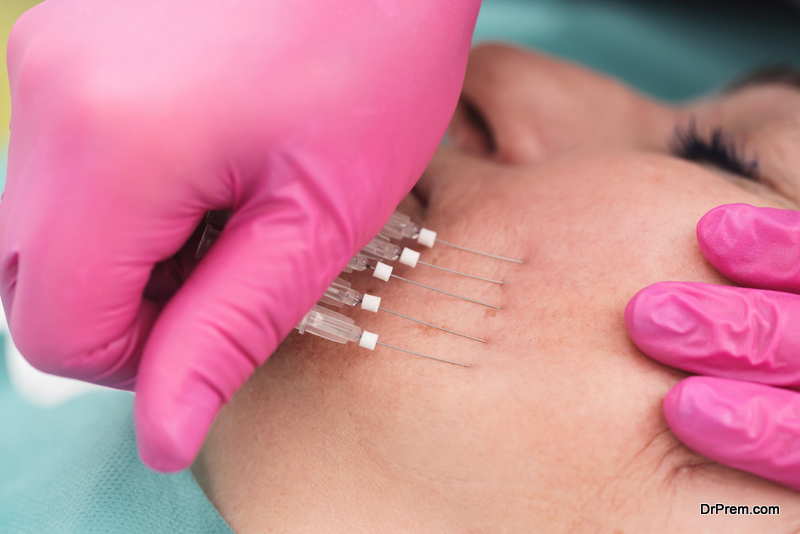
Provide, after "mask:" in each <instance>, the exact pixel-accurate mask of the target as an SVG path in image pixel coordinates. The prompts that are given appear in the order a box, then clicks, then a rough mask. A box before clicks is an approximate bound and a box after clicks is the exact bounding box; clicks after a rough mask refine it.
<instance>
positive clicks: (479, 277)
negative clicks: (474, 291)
mask: <svg viewBox="0 0 800 534" xmlns="http://www.w3.org/2000/svg"><path fill="white" fill-rule="evenodd" d="M417 263H419V264H420V265H427V266H428V267H433V268H434V269H439V270H441V271H447V272H448V273H453V274H460V275H461V276H466V277H467V278H474V279H475V280H482V281H484V282H491V283H493V284H500V285H503V282H501V281H500V280H491V279H489V278H483V277H482V276H475V275H474V274H467V273H462V272H459V271H454V270H452V269H445V268H444V267H439V266H438V265H434V264H432V263H427V262H424V261H417Z"/></svg>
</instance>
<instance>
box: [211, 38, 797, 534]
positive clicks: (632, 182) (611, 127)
mask: <svg viewBox="0 0 800 534" xmlns="http://www.w3.org/2000/svg"><path fill="white" fill-rule="evenodd" d="M692 124H694V128H695V132H694V133H696V134H697V136H698V137H699V140H700V142H701V143H700V144H701V145H702V142H704V141H707V140H708V139H709V138H710V137H711V134H712V132H713V130H714V129H715V128H721V129H722V131H723V132H724V135H725V136H729V137H727V141H728V142H727V145H730V146H729V147H728V148H729V150H728V151H729V152H731V153H734V152H737V153H738V157H740V159H742V160H743V161H742V162H740V163H743V164H744V167H747V164H748V163H750V162H752V161H753V160H755V158H756V157H757V160H758V165H759V171H758V173H759V177H760V179H759V181H755V180H752V179H749V178H746V177H743V176H738V175H736V174H734V173H733V172H731V171H729V170H725V167H728V168H733V166H732V164H731V163H730V162H726V161H724V160H723V161H720V156H719V154H718V152H719V151H717V153H711V154H710V155H709V151H707V150H706V151H705V152H704V151H703V150H702V149H701V150H700V151H699V152H700V153H703V154H705V155H706V156H708V158H709V159H710V160H712V161H715V162H716V163H702V162H691V161H687V160H684V159H681V158H679V157H676V156H674V155H672V154H671V153H670V141H671V139H673V135H674V131H675V128H676V126H677V127H679V128H684V132H687V131H690V130H691V128H692V127H691V126H690V125H692ZM450 138H451V142H450V145H451V146H449V147H444V148H442V149H440V151H439V153H438V154H437V155H436V157H435V158H434V160H433V162H432V163H431V164H430V166H429V168H428V170H427V171H426V173H425V175H424V176H423V178H422V179H421V180H420V183H419V185H418V187H417V188H416V189H415V194H413V195H411V196H410V197H409V198H408V199H406V201H405V202H404V204H403V205H402V206H401V209H402V210H403V211H405V212H406V213H408V214H409V215H411V216H412V217H413V218H414V219H416V220H417V221H418V222H420V223H421V224H422V225H423V226H425V227H428V228H431V229H433V230H436V231H438V232H439V237H441V238H442V239H444V240H447V241H449V242H454V243H458V244H463V245H466V246H469V247H472V248H476V249H479V250H486V251H489V252H495V253H499V254H503V255H505V256H510V257H516V258H521V259H523V260H525V263H524V264H523V265H516V264H511V263H505V262H499V261H496V260H492V259H488V258H483V257H480V256H474V255H470V254H468V253H464V252H461V251H458V250H454V249H450V248H448V247H445V246H442V245H437V246H435V247H434V248H433V249H431V250H424V251H422V257H421V259H422V260H423V261H427V262H430V263H434V264H437V265H441V266H444V267H448V268H453V269H456V270H459V271H464V272H469V273H473V274H477V275H481V276H488V277H489V278H495V279H502V280H504V281H505V284H504V285H503V286H497V285H493V284H487V283H483V282H479V281H475V280H470V279H466V278H461V277H457V276H454V275H450V274H447V273H441V272H439V271H436V270H434V269H431V268H429V267H425V266H418V267H417V268H416V269H414V270H413V271H412V270H411V269H407V268H404V267H396V268H395V273H397V274H399V275H400V276H404V277H407V278H410V279H412V280H415V281H418V282H421V283H424V284H428V285H431V286H433V287H437V288H441V289H445V290H448V291H452V292H454V293H457V294H462V295H465V296H469V297H471V298H475V299H477V300H481V301H485V302H490V303H493V304H497V305H499V306H501V307H502V309H501V310H499V311H497V310H492V309H489V308H485V307H482V306H479V305H476V304H472V303H468V302H463V301H459V300H456V299H453V298H450V297H447V296H444V295H440V294H437V293H433V292H430V291H425V290H424V289H421V288H418V287H416V286H412V285H410V284H406V283H403V282H401V281H398V280H392V281H390V282H389V283H384V282H380V281H377V280H375V279H374V278H370V277H368V275H353V276H351V275H346V278H348V279H349V280H350V281H351V282H352V283H353V286H354V288H355V289H357V290H359V291H362V292H367V293H372V294H376V295H378V296H381V297H382V298H383V301H382V306H383V307H385V308H387V309H389V310H392V311H396V312H399V313H402V314H405V315H408V316H411V317H414V318H418V319H421V320H424V321H428V322H431V323H434V324H438V325H441V326H444V327H447V328H451V329H453V330H457V331H460V332H464V333H467V334H469V335H473V336H477V337H479V338H482V339H486V340H488V343H486V344H482V343H478V342H475V341H471V340H468V339H464V338H459V337H457V336H454V335H450V334H446V333H442V332H438V331H435V330H431V329H429V328H426V327H423V326H419V325H415V324H413V323H409V322H407V321H404V320H403V319H401V318H398V317H395V316H392V315H390V314H386V313H383V312H379V313H378V314H377V315H372V314H369V313H368V312H364V311H360V310H353V311H352V313H349V314H350V315H351V316H352V317H354V318H355V320H356V323H357V324H358V325H360V326H362V328H364V329H366V330H370V331H373V332H377V333H378V334H379V335H380V340H381V341H383V342H385V343H388V344H392V345H396V346H399V347H402V348H407V349H411V350H415V351H418V352H421V353H424V354H430V355H432V356H437V357H441V358H446V359H449V360H455V361H458V362H463V363H466V364H469V365H470V366H471V367H469V368H462V367H457V366H452V365H448V364H443V363H437V362H432V361H430V360H425V359H422V358H418V357H414V356H411V355H406V354H402V353H398V352H394V351H391V350H389V349H385V348H383V347H378V348H377V349H376V350H375V352H369V351H366V350H365V349H359V348H357V347H355V346H352V345H348V346H342V345H335V344H332V343H331V342H329V341H325V340H320V339H315V338H311V336H299V335H292V336H290V338H289V339H288V340H287V341H286V342H285V343H284V344H283V345H282V347H281V348H280V349H279V351H278V352H277V353H276V354H275V355H273V356H272V357H271V358H270V359H269V360H268V362H267V364H266V365H265V366H264V367H263V368H261V369H259V370H258V372H257V373H256V374H255V375H254V376H253V378H252V379H251V380H250V381H249V382H248V384H246V386H245V387H244V388H243V390H242V391H241V392H240V393H238V394H237V395H236V397H235V398H234V400H233V402H232V403H231V404H230V405H229V406H228V407H226V408H225V409H224V410H223V412H222V414H221V415H220V416H219V418H218V420H217V422H216V423H215V426H214V428H213V429H212V432H211V434H210V436H209V439H208V441H207V444H206V447H205V448H204V450H203V453H202V455H201V461H200V462H199V463H198V464H197V466H196V469H195V470H196V473H197V474H198V479H199V480H200V481H201V483H202V484H203V486H204V488H205V490H206V492H207V493H208V494H209V496H210V497H211V499H212V501H214V503H215V504H216V505H217V507H218V508H219V509H220V511H221V512H222V514H223V516H225V517H226V518H227V519H228V520H229V522H230V523H231V525H232V526H233V528H234V529H236V530H237V532H239V531H241V532H247V531H248V530H251V529H252V530H256V531H257V530H259V529H263V528H266V527H272V528H274V529H275V531H283V530H284V529H288V528H289V527H290V523H291V522H292V521H296V520H298V518H302V520H303V524H305V525H307V526H308V525H312V526H313V525H317V524H318V525H320V528H323V529H324V530H325V531H327V532H331V531H337V529H339V528H341V530H342V531H349V532H353V531H354V525H356V526H363V528H364V529H365V530H371V531H406V530H407V531H414V532H542V531H547V532H583V531H591V532H628V531H632V532H657V531H664V532H675V531H687V532H696V531H703V532H716V531H719V532H727V533H730V532H740V531H741V532H754V531H756V532H757V531H764V532H766V531H769V532H783V531H791V530H793V529H794V530H796V529H798V528H800V496H798V495H797V494H795V493H793V492H790V491H789V490H786V489H783V488H780V487H778V486H774V485H772V484H770V483H768V482H765V481H762V480H759V479H757V478H755V477H751V476H750V475H747V474H744V473H741V472H738V471H734V470H731V469H728V468H726V467H723V466H720V465H718V464H715V463H713V462H711V461H709V460H707V459H705V458H703V457H700V456H699V455H697V454H695V453H693V452H691V451H689V450H688V449H686V448H685V447H683V446H682V445H681V444H680V443H679V442H678V441H677V440H676V439H675V438H674V436H672V434H671V433H670V431H669V430H668V428H667V425H666V423H665V421H664V418H663V416H662V413H661V403H662V400H663V398H664V395H665V394H666V392H667V391H668V390H669V388H670V387H671V386H673V385H674V384H675V383H676V382H677V381H679V380H680V379H681V378H683V377H684V376H685V374H684V373H682V372H679V371H676V370H674V369H670V368H667V367H665V366H663V365H661V364H658V363H656V362H654V361H652V360H650V359H648V358H647V357H645V356H644V355H643V354H641V353H640V352H639V351H638V350H637V349H636V348H635V346H634V345H633V343H632V342H631V341H630V339H629V337H628V335H627V333H626V331H625V324H624V318H623V312H624V309H625V305H626V304H627V302H628V300H629V299H630V298H631V297H632V296H633V295H634V294H635V293H636V292H637V291H638V290H640V289H641V288H643V287H645V286H647V285H649V284H652V283H654V282H658V281H663V280H678V281H698V282H709V283H717V284H726V283H730V282H728V281H727V280H725V279H724V278H723V277H722V276H721V275H719V274H718V273H716V272H715V270H714V269H713V268H712V267H711V266H710V265H709V264H708V263H707V262H706V261H705V259H704V258H703V256H702V255H701V253H700V250H699V248H698V245H697V241H696V237H695V225H696V223H697V221H698V220H699V219H700V217H701V216H702V215H703V214H705V213H706V212H707V211H708V210H710V209H712V208H714V207H716V206H718V205H721V204H727V203H736V202H746V203H749V204H753V205H756V206H775V207H781V208H791V209H797V206H798V203H800V172H798V171H797V169H800V150H797V149H796V147H798V146H800V88H796V87H792V86H790V85H789V84H778V83H760V84H757V85H751V86H747V87H744V88H741V89H739V90H737V91H736V92H730V93H725V94H720V95H718V96H715V97H713V98H710V99H707V100H702V101H698V102H694V103H690V104H688V105H685V106H681V107H677V108H673V107H669V106H666V105H663V104H660V103H657V102H654V101H651V100H649V99H647V98H645V97H643V96H641V95H638V94H635V93H634V92H632V91H631V90H630V89H628V88H626V87H624V86H622V85H620V84H619V83H617V82H615V81H612V80H609V79H607V78H605V77H602V76H600V75H598V74H595V73H591V72H588V71H586V70H585V69H583V68H580V67H576V66H573V65H569V64H565V63H563V62H561V61H557V60H554V59H552V58H548V57H545V56H542V55H539V54H534V53H531V52H525V51H521V50H517V49H512V48H507V47H501V46H484V47H480V48H477V49H475V50H474V51H473V53H472V56H471V58H470V63H469V66H468V69H467V77H466V81H465V85H464V91H463V96H462V103H461V104H460V105H459V109H458V111H457V113H456V116H455V117H454V119H453V121H452V124H451V131H450ZM695 141H696V140H695ZM742 146H743V147H744V148H742ZM733 147H736V150H733ZM694 148H697V146H696V145H695V146H694ZM706 148H708V147H706ZM729 155H730V154H729ZM409 245H410V246H412V247H413V245H412V244H409ZM415 248H418V247H415ZM312 499H313V500H312ZM311 502H313V503H314V504H313V505H311V504H309V503H311ZM254 503H257V506H253V504H254ZM701 503H709V504H715V503H723V504H726V505H748V506H754V505H768V506H769V505H779V506H780V511H781V515H779V516H731V515H728V516H717V515H714V516H707V515H701V514H700V505H701ZM381 525H384V527H385V526H386V525H389V526H390V528H388V530H387V529H383V530H382V527H381ZM615 529H617V530H615ZM310 530H312V531H313V530H314V529H313V528H310ZM355 531H358V528H355Z"/></svg>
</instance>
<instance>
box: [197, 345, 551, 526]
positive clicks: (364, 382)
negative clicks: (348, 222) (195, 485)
mask: <svg viewBox="0 0 800 534" xmlns="http://www.w3.org/2000/svg"><path fill="white" fill-rule="evenodd" d="M291 346H292V343H289V344H288V347H287V344H285V345H284V346H283V347H282V348H281V349H280V350H279V351H278V353H276V354H275V355H273V356H272V357H271V358H270V360H269V361H268V363H267V364H266V365H265V366H264V367H263V368H261V369H259V370H258V371H257V373H256V374H255V375H254V376H253V377H252V378H251V379H250V380H249V381H248V383H247V384H246V385H245V387H244V388H243V389H242V390H241V391H240V392H238V393H237V394H236V396H235V397H234V399H233V401H232V402H231V403H230V404H229V405H228V406H226V407H225V408H224V409H223V411H222V412H221V413H220V415H219V417H218V418H217V421H216V422H215V424H214V427H213V428H212V431H211V433H210V434H209V437H208V439H207V441H206V444H205V446H204V448H203V451H202V452H201V455H200V458H199V459H198V461H197V462H196V464H195V466H194V467H193V472H194V473H195V476H196V478H197V479H198V482H199V483H200V485H201V486H202V487H203V489H204V491H205V492H206V494H207V495H208V497H209V499H210V500H211V501H212V502H213V503H214V505H215V506H216V507H217V509H218V510H219V511H220V513H221V514H222V516H223V517H224V518H225V519H226V520H227V521H228V522H229V524H230V525H231V527H232V528H233V529H234V530H235V531H236V532H237V533H239V534H247V533H249V532H264V531H274V532H306V531H308V532H354V527H360V528H361V529H362V530H364V531H370V532H395V531H409V532H439V531H441V532H468V531H474V529H475V528H476V527H479V526H481V525H484V526H485V527H486V528H488V529H489V530H491V529H492V528H496V526H497V525H498V524H506V525H507V524H509V523H510V520H511V519H512V518H511V515H510V514H511V513H512V512H511V510H513V509H515V508H519V507H521V508H524V509H525V510H526V511H527V513H529V512H530V508H531V506H532V504H531V502H520V500H519V498H515V496H514V495H512V494H511V492H513V491H514V490H515V489H518V487H519V486H520V482H519V481H520V480H523V479H522V478H520V476H519V473H518V472H516V471H515V469H514V468H512V469H511V470H510V471H511V473H512V474H514V475H516V478H517V482H516V483H515V482H511V483H509V482H508V479H507V478H506V477H504V474H506V473H507V472H508V471H509V470H508V469H507V468H503V469H500V470H498V469H497V466H496V460H497V458H496V454H497V453H498V452H499V453H500V454H502V450H500V451H494V450H492V447H491V444H492V443H496V442H495V441H494V440H493V439H486V436H485V435H483V432H482V431H478V429H476V428H473V426H472V425H471V424H470V420H471V418H466V419H462V418H460V417H458V416H459V415H460V414H459V410H458V409H456V410H451V409H450V408H449V406H450V405H448V403H447V402H446V399H445V398H444V396H445V395H447V394H448V393H449V394H450V395H452V394H453V392H452V386H448V387H442V384H440V383H437V384H433V383H428V381H429V380H438V379H437V378H436V377H438V376H440V375H439V374H438V373H436V374H432V375H433V376H434V378H428V377H425V376H423V377H420V376H418V375H414V376H410V373H409V372H408V369H404V368H402V367H401V368H400V369H397V368H395V369H377V370H376V369H374V367H375V366H376V365H377V366H381V365H388V366H391V365H397V362H396V361H395V362H392V361H391V360H380V359H369V357H368V358H367V359H364V358H363V356H361V355H363V352H353V354H349V353H342V354H336V355H335V358H336V359H335V362H336V363H335V365H329V364H330V362H331V357H332V356H331V354H326V353H324V351H323V357H320V358H316V357H315V356H313V355H312V356H311V357H309V358H305V357H304V359H300V358H292V357H291V356H290V355H289V354H288V353H287V352H288V350H291ZM318 353H319V351H313V352H312V353H311V354H318ZM303 354H304V356H305V355H306V354H309V351H307V350H306V351H304V352H303ZM376 371H377V373H380V376H385V377H391V378H389V379H385V380H381V381H380V382H376V381H375V380H374V377H375V376H376V375H375V372H376ZM403 371H406V373H405V375H404V374H403ZM442 371H443V372H447V368H444V369H443V370H442ZM404 377H405V379H404ZM445 380H448V381H450V382H452V380H451V379H445ZM448 390H449V391H448ZM469 408H472V407H469ZM484 409H486V407H484ZM500 424H505V423H504V422H502V421H501V422H500ZM505 433H506V432H502V433H500V434H498V436H502V435H504V434H505ZM541 502H542V503H544V500H542V501H541ZM542 511H544V510H542ZM511 524H513V522H511ZM527 527H530V525H527ZM523 530H524V528H523Z"/></svg>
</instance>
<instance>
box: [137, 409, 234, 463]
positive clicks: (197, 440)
mask: <svg viewBox="0 0 800 534" xmlns="http://www.w3.org/2000/svg"><path fill="white" fill-rule="evenodd" d="M214 397H216V396H213V395H197V396H195V397H194V398H193V400H192V402H191V403H190V402H186V403H185V404H183V405H182V406H179V407H178V408H177V409H176V410H174V411H170V410H163V411H162V410H155V411H153V410H148V409H147V407H146V406H141V405H142V404H143V403H137V406H136V408H137V409H135V410H134V423H135V427H136V440H137V445H138V448H139V455H140V457H141V458H142V462H143V463H144V464H145V465H147V466H148V467H149V468H150V469H152V470H154V471H158V472H161V473H175V472H177V471H181V470H183V469H186V468H188V467H189V466H191V464H192V462H194V460H195V458H196V457H197V454H198V453H199V451H200V447H201V446H202V445H203V441H204V440H205V437H206V434H207V433H208V430H209V428H210V427H211V424H212V423H213V422H214V418H215V417H216V415H217V413H218V412H219V410H220V408H221V407H222V403H221V402H220V401H219V400H214ZM140 406H141V409H139V408H140Z"/></svg>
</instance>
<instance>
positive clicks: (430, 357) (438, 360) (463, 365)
mask: <svg viewBox="0 0 800 534" xmlns="http://www.w3.org/2000/svg"><path fill="white" fill-rule="evenodd" d="M377 344H378V345H381V346H383V347H386V348H388V349H394V350H399V351H400V352H407V353H408V354H413V355H414V356H422V357H423V358H428V359H429V360H436V361H437V362H444V363H452V364H453V365H460V366H461V367H469V365H467V364H466V363H458V362H452V361H450V360H443V359H442V358H434V357H433V356H428V355H426V354H420V353H419V352H414V351H411V350H406V349H401V348H400V347H393V346H391V345H387V344H386V343H381V342H380V341H378V342H377Z"/></svg>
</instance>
